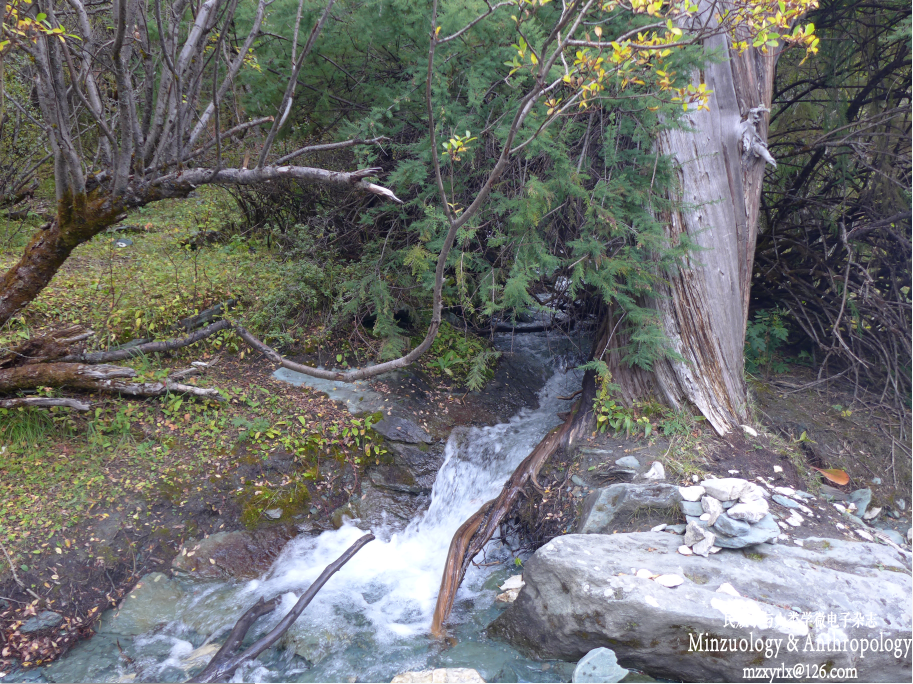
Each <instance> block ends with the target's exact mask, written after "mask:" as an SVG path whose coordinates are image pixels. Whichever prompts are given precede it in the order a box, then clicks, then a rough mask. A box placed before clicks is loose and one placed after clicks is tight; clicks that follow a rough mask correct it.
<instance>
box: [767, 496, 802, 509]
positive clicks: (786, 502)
mask: <svg viewBox="0 0 913 684" xmlns="http://www.w3.org/2000/svg"><path fill="white" fill-rule="evenodd" d="M770 498H771V499H773V500H774V501H776V502H777V503H778V504H780V505H781V506H783V507H784V508H799V504H798V503H796V502H795V501H793V500H792V499H790V498H789V497H787V496H783V495H782V494H774V495H773V496H772V497H770Z"/></svg>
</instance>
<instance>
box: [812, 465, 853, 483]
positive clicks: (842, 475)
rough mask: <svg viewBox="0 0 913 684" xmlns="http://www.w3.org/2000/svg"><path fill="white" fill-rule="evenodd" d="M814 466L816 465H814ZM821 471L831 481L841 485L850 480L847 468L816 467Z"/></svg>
mask: <svg viewBox="0 0 913 684" xmlns="http://www.w3.org/2000/svg"><path fill="white" fill-rule="evenodd" d="M812 467H813V468H814V466H812ZM815 470H817V471H818V472H819V473H821V474H822V475H824V477H826V478H827V479H828V480H830V481H831V482H835V483H836V484H839V485H845V484H847V483H848V482H849V481H850V476H849V475H847V473H846V471H845V470H840V469H838V468H831V469H829V470H824V469H822V468H815Z"/></svg>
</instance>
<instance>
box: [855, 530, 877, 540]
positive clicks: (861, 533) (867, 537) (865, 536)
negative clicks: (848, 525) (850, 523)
mask: <svg viewBox="0 0 913 684" xmlns="http://www.w3.org/2000/svg"><path fill="white" fill-rule="evenodd" d="M854 532H856V534H858V535H859V536H860V537H862V538H863V539H865V540H866V541H870V542H873V541H875V537H873V536H872V535H871V534H869V533H868V532H866V531H865V530H854Z"/></svg>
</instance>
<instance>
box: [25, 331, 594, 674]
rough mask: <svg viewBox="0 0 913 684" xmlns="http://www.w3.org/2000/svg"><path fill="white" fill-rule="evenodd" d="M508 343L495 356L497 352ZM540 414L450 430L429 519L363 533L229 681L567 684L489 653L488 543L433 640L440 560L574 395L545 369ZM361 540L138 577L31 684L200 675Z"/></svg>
mask: <svg viewBox="0 0 913 684" xmlns="http://www.w3.org/2000/svg"><path fill="white" fill-rule="evenodd" d="M522 337H523V338H524V340H523V342H522V343H519V344H518V348H517V349H516V350H515V352H516V353H515V355H514V356H522V357H525V361H528V362H529V363H531V364H532V366H531V368H534V367H536V366H538V367H539V368H540V369H541V368H545V367H546V366H547V364H549V363H550V361H549V359H552V358H555V356H556V354H555V351H556V350H555V349H554V348H553V346H554V344H555V341H554V338H552V340H551V341H549V339H548V338H547V337H546V336H539V335H524V336H522ZM502 343H503V342H502ZM543 375H544V376H548V375H550V377H549V378H548V380H547V381H546V382H545V384H544V385H543V386H542V387H541V389H540V390H539V393H538V404H539V406H538V408H535V409H530V408H526V409H522V410H520V411H519V413H517V415H515V416H514V417H513V418H511V419H510V420H509V421H507V422H504V423H500V424H497V425H494V426H491V427H483V428H475V427H474V428H464V427H458V428H455V429H454V430H453V431H452V433H451V435H450V437H449V440H448V442H447V444H446V447H445V451H444V463H443V465H442V466H441V469H440V471H439V472H438V475H437V478H436V480H435V484H434V488H433V491H432V494H431V497H430V503H429V505H428V506H427V508H426V509H425V510H424V511H422V512H420V513H418V514H417V515H416V516H415V518H414V519H412V520H411V521H410V522H409V523H408V524H406V525H405V526H403V525H402V524H400V525H397V524H396V523H384V524H379V525H375V526H374V527H372V528H370V531H371V532H373V533H374V535H375V536H376V537H377V539H376V540H375V541H373V542H371V543H369V544H368V545H367V546H366V547H364V548H363V549H362V550H361V551H360V552H359V553H358V554H357V555H356V556H355V557H354V558H353V559H352V560H351V561H349V563H348V564H347V565H346V566H345V567H343V568H342V570H340V571H339V572H338V573H337V574H336V575H334V576H333V577H332V578H331V579H330V580H329V582H328V583H327V584H326V586H325V587H324V588H323V589H322V590H321V591H320V593H318V594H317V596H316V598H315V599H314V601H313V602H312V603H311V604H310V605H309V606H308V607H307V609H306V610H305V612H304V614H303V615H302V616H301V617H300V618H299V619H298V621H297V622H296V623H295V625H293V627H292V628H291V629H290V630H289V632H288V633H287V634H286V635H285V636H284V637H283V638H282V640H281V641H280V642H279V644H278V645H277V646H275V647H273V648H272V649H270V650H269V651H267V652H266V653H264V654H263V655H262V656H261V657H260V658H259V659H258V660H257V661H255V662H254V663H253V664H251V665H250V666H248V667H246V668H245V669H243V670H239V671H237V672H236V673H235V678H234V679H233V680H232V681H262V682H273V681H286V682H354V681H368V682H384V681H387V682H388V681H390V680H391V679H392V678H393V677H394V676H396V675H397V674H399V673H401V672H404V671H409V670H423V669H430V668H437V667H470V668H474V669H476V670H478V671H479V673H480V674H481V675H482V677H483V678H484V679H485V680H486V681H504V682H510V681H569V679H570V675H571V673H572V671H573V667H574V664H573V663H565V662H560V661H553V662H540V661H532V660H529V659H527V658H525V657H523V656H522V655H521V654H520V653H518V652H517V651H515V650H514V649H512V648H511V647H509V646H507V645H506V644H503V643H500V642H495V641H492V640H490V639H488V638H487V637H486V636H485V635H484V634H483V631H484V628H485V626H486V625H487V624H489V623H490V622H491V621H492V620H493V619H494V618H495V617H497V615H498V614H499V613H500V611H501V610H503V608H504V607H505V606H506V604H503V603H497V602H496V601H495V596H496V594H497V593H498V590H497V586H498V585H499V584H501V583H502V582H503V581H504V580H505V579H506V578H507V577H509V576H510V575H512V574H516V573H518V572H520V570H519V568H518V567H517V565H516V561H515V558H514V556H513V554H511V553H510V551H509V549H507V548H506V547H503V546H502V545H501V544H500V543H499V542H492V543H490V544H489V545H488V548H486V550H485V553H484V559H483V558H481V557H479V558H477V559H476V562H477V563H478V565H477V566H470V569H469V571H468V572H467V574H466V578H465V580H464V582H463V584H462V588H461V590H460V593H459V595H458V597H457V601H456V603H455V605H454V611H453V614H452V617H451V620H450V622H449V628H450V636H451V637H453V638H452V639H449V640H447V641H444V642H442V641H439V640H436V639H433V638H432V637H431V635H430V625H431V618H432V613H433V611H434V606H435V601H436V598H437V592H438V588H439V584H440V580H441V573H442V571H443V567H444V563H445V559H446V556H447V550H448V547H449V545H450V540H451V538H452V536H453V534H454V532H455V531H456V529H457V528H458V527H459V526H460V524H462V522H463V521H464V520H466V518H468V517H469V516H470V515H471V514H472V513H474V512H475V511H476V510H477V509H478V508H479V506H480V505H481V504H482V503H484V502H485V501H487V500H489V499H491V498H493V497H494V496H496V495H497V493H498V492H499V491H500V489H501V487H502V485H503V483H504V481H505V480H506V479H507V478H508V477H509V476H510V474H511V473H512V472H513V470H514V469H515V468H516V466H517V465H518V464H519V463H520V461H522V460H523V459H524V458H525V457H526V456H527V455H528V454H529V453H530V451H531V450H532V448H533V447H534V446H535V445H536V444H537V443H538V442H539V440H540V439H541V438H542V437H543V436H544V435H545V434H546V432H547V431H548V430H549V429H551V428H552V427H554V426H555V425H557V424H558V423H559V422H560V419H559V418H558V417H557V415H556V414H557V413H559V412H561V411H566V410H567V409H568V407H569V406H570V403H571V402H569V401H567V400H562V399H560V398H559V397H561V396H563V395H569V394H571V392H573V391H574V390H575V389H577V388H579V386H580V380H581V373H580V372H579V371H568V370H567V369H565V368H550V370H549V372H546V373H543ZM368 529H369V527H368V525H367V524H365V523H364V522H363V521H359V520H348V521H346V522H345V524H344V525H343V526H342V527H341V528H340V529H338V530H331V531H327V532H324V533H322V534H320V535H319V536H306V535H302V536H300V537H298V538H296V539H294V540H292V541H291V542H289V543H288V545H287V546H286V547H285V549H284V550H283V551H282V553H281V555H280V556H279V558H278V559H277V560H276V562H275V563H274V564H273V566H272V568H271V569H270V570H269V571H268V572H267V573H266V574H265V575H264V576H262V577H260V578H258V579H256V580H251V581H234V582H227V581H204V580H199V579H189V578H181V577H180V576H176V577H174V578H169V577H168V576H166V575H164V574H161V573H153V574H151V575H147V576H146V577H144V578H143V579H142V580H141V582H140V584H139V585H138V586H137V588H136V589H135V590H134V591H133V592H132V593H131V595H130V598H129V599H128V600H125V601H124V603H123V604H122V606H121V608H120V609H117V610H112V611H109V612H108V613H106V614H105V615H104V616H103V617H102V619H101V621H100V623H99V626H98V633H97V634H96V636H94V637H93V638H91V639H89V640H87V641H84V642H81V643H80V644H78V645H77V646H76V647H74V648H73V649H72V650H71V651H70V652H69V653H68V654H67V655H66V656H64V657H63V658H62V659H60V660H59V661H57V662H55V663H53V664H51V665H49V666H48V667H46V668H43V669H41V670H37V671H31V672H30V673H29V678H30V681H41V678H44V680H46V681H52V682H64V681H68V682H74V681H81V682H102V681H103V682H133V681H136V682H141V681H142V682H145V681H160V682H179V681H185V680H186V679H187V678H188V677H190V676H193V675H194V674H195V673H197V672H199V671H200V670H201V669H202V668H203V667H204V666H205V664H206V662H208V660H209V659H210V658H211V657H212V655H214V653H215V651H216V650H218V646H219V643H220V642H221V641H222V640H223V639H224V637H225V635H226V634H227V631H228V630H229V629H230V628H231V626H232V625H233V624H234V622H235V620H236V619H237V618H238V617H239V616H240V615H241V614H242V613H243V612H244V611H245V610H246V609H247V608H248V607H250V606H251V605H253V604H254V603H255V602H256V601H257V599H259V598H260V597H261V596H262V597H266V598H270V597H272V596H275V595H277V594H281V595H282V597H283V599H282V603H281V605H280V607H279V609H278V610H277V611H275V614H274V615H271V616H269V617H267V618H264V619H262V620H261V621H260V622H259V623H257V625H256V626H255V629H253V630H251V632H252V634H250V635H249V636H248V642H251V641H253V639H254V638H256V637H257V636H259V635H262V634H263V633H265V632H266V631H267V630H268V629H270V628H271V627H272V626H273V625H275V624H276V623H277V622H278V621H279V620H280V619H281V617H282V615H284V614H285V613H286V612H287V611H288V610H290V609H291V607H292V606H293V605H294V603H295V602H296V601H297V598H298V596H299V595H300V594H301V593H302V592H303V591H304V590H305V589H306V588H307V587H308V586H309V585H310V583H311V582H313V581H314V579H316V577H317V576H318V575H319V574H320V573H321V572H322V571H323V569H324V567H325V566H326V565H327V564H329V563H330V562H331V561H333V560H335V559H336V558H337V557H338V556H339V555H340V554H341V553H342V552H343V551H344V550H345V549H346V548H348V547H349V546H350V545H351V544H352V543H353V542H354V541H355V540H356V539H358V538H359V537H361V536H362V535H363V534H364V533H365V531H368Z"/></svg>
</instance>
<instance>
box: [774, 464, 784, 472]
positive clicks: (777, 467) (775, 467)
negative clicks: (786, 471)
mask: <svg viewBox="0 0 913 684" xmlns="http://www.w3.org/2000/svg"><path fill="white" fill-rule="evenodd" d="M774 472H775V473H782V472H783V468H781V467H780V466H776V465H775V466H774Z"/></svg>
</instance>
